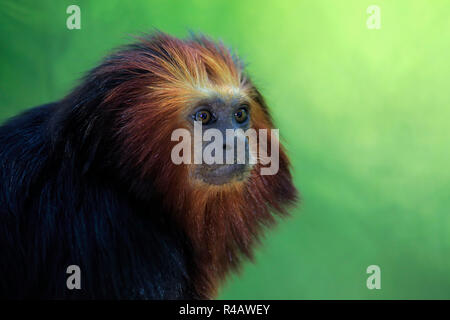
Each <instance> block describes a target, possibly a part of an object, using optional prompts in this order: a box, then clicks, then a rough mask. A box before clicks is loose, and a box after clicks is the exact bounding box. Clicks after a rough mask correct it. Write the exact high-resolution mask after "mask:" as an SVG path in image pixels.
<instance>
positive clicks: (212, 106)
mask: <svg viewBox="0 0 450 320" xmlns="http://www.w3.org/2000/svg"><path fill="white" fill-rule="evenodd" d="M251 117H252V114H251V108H250V104H249V103H247V102H246V101H245V100H244V99H242V98H241V97H232V98H224V97H222V96H220V95H218V96H215V97H212V98H209V99H206V100H204V101H201V102H199V103H197V104H196V105H195V107H194V108H192V112H191V114H190V115H189V116H188V121H189V122H190V128H191V130H192V134H193V137H194V140H195V139H199V135H198V133H199V128H201V131H202V135H203V139H202V141H201V148H200V140H197V146H198V149H197V150H195V145H196V142H195V141H194V143H193V149H194V152H193V154H194V158H195V156H196V155H197V161H195V159H194V165H193V167H192V170H191V177H192V178H194V179H196V180H200V181H203V182H204V183H207V184H212V185H222V184H226V183H230V182H235V181H242V180H245V179H246V178H247V177H248V175H249V172H250V171H251V168H252V165H251V164H250V161H249V160H250V158H251V155H250V148H249V139H248V137H246V136H245V134H244V135H243V134H242V133H245V132H246V131H247V129H249V128H250V127H251ZM200 152H201V158H202V159H201V160H202V161H201V163H199V161H198V158H199V157H200ZM196 153H197V154H196Z"/></svg>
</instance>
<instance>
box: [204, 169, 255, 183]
mask: <svg viewBox="0 0 450 320" xmlns="http://www.w3.org/2000/svg"><path fill="white" fill-rule="evenodd" d="M196 171H197V172H196V176H197V177H198V178H200V179H201V180H203V181H204V182H206V183H209V184H215V185H221V184H225V183H228V182H231V181H239V180H243V179H245V177H246V176H247V173H248V171H249V166H248V165H247V164H212V165H202V166H201V167H200V168H198V170H196Z"/></svg>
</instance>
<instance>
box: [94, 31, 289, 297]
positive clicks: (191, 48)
mask: <svg viewBox="0 0 450 320" xmlns="http://www.w3.org/2000/svg"><path fill="white" fill-rule="evenodd" d="M143 70H144V71H145V72H143ZM115 71H117V72H119V71H120V72H119V76H120V74H124V75H125V74H126V75H130V74H132V75H133V77H132V78H131V79H130V80H128V81H124V82H122V83H121V84H119V85H118V86H116V87H115V88H114V89H113V90H111V91H110V92H109V95H108V96H107V97H106V98H105V99H104V101H103V102H102V104H103V106H104V107H105V108H110V109H111V110H118V109H119V108H120V110H122V111H121V113H120V116H119V117H117V119H116V121H115V126H116V130H115V131H116V133H117V138H118V139H120V141H121V150H120V151H121V154H122V160H121V161H122V166H127V167H129V166H131V167H134V168H136V169H137V172H139V173H140V176H139V177H136V186H138V185H140V184H142V182H146V181H149V182H150V181H151V184H152V185H154V186H155V189H156V191H157V193H158V195H159V196H160V197H161V199H162V201H163V203H164V207H165V209H166V210H167V213H168V214H172V215H173V219H175V221H176V222H177V223H178V224H179V225H180V226H181V228H182V230H184V232H185V233H186V236H187V238H188V239H189V242H190V247H191V248H192V252H193V253H192V262H193V263H192V270H191V271H192V274H194V275H196V277H197V278H196V279H195V280H194V283H195V284H196V287H195V290H196V291H197V292H198V293H199V296H200V297H202V298H211V297H213V296H214V295H215V294H216V293H217V287H218V285H219V284H220V282H221V281H222V280H223V279H224V277H225V276H226V275H227V274H228V273H229V271H233V270H237V269H238V267H239V265H240V262H241V260H242V258H243V257H247V258H251V257H252V247H253V245H254V244H255V243H257V242H258V239H259V238H260V236H261V232H262V230H263V228H264V227H265V226H270V225H273V224H274V222H275V219H274V217H273V215H272V214H271V212H275V213H277V214H280V215H284V214H285V213H286V211H285V208H286V206H287V205H289V204H291V203H293V202H294V201H295V200H296V195H297V193H296V189H295V187H294V186H293V184H292V178H291V175H290V172H289V162H288V158H287V156H286V154H285V152H284V150H283V148H282V146H280V158H279V171H278V173H277V174H276V175H273V176H270V175H266V176H262V175H260V174H259V172H260V170H259V169H260V167H261V165H260V164H257V165H255V166H254V168H253V170H252V172H251V174H250V177H249V178H248V179H247V180H245V181H240V182H235V183H230V184H226V185H223V186H210V185H206V184H200V183H196V182H195V181H192V180H191V179H190V177H189V166H188V165H175V164H173V163H172V161H171V159H170V155H171V149H172V147H173V145H174V143H173V142H171V134H172V132H173V130H175V129H178V128H184V127H186V126H187V124H186V120H185V119H186V114H187V112H188V109H189V108H188V106H190V105H194V104H195V103H196V102H198V101H200V100H202V99H205V98H206V97H210V96H211V95H220V96H221V97H223V98H225V99H227V98H230V97H233V96H236V95H238V96H240V97H241V98H243V99H246V101H248V103H249V104H250V108H251V109H252V118H251V127H252V128H254V129H271V128H273V124H272V120H271V118H270V116H269V113H268V109H267V106H266V104H265V102H264V99H263V98H262V96H261V95H260V93H259V92H258V90H257V89H256V88H255V87H254V86H253V84H252V83H251V81H250V80H249V79H248V77H246V75H245V73H244V71H243V66H242V64H241V63H240V61H239V60H238V58H237V57H236V56H233V55H232V54H231V53H230V51H229V50H228V49H226V48H225V47H224V46H223V45H222V44H220V43H215V42H213V41H211V40H209V39H207V38H205V37H196V38H193V39H189V40H180V39H177V38H173V37H171V36H168V35H166V34H162V33H158V34H156V35H154V36H152V37H150V38H145V39H142V40H141V41H140V42H139V43H137V44H134V45H132V46H129V47H126V48H125V49H124V50H122V51H119V52H118V53H116V54H115V55H113V56H112V57H111V58H110V61H106V62H105V63H104V65H103V66H102V68H100V69H98V70H96V71H95V72H98V73H103V72H115ZM119 80H120V79H119ZM118 103H120V105H118ZM268 132H269V134H270V130H269V131H268ZM269 139H270V136H269ZM137 193H140V194H141V195H142V197H144V196H145V195H144V193H145V190H144V189H138V187H137Z"/></svg>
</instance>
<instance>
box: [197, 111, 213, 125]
mask: <svg viewBox="0 0 450 320" xmlns="http://www.w3.org/2000/svg"><path fill="white" fill-rule="evenodd" d="M194 119H195V121H201V122H202V124H208V123H209V122H210V121H211V119H212V116H211V112H209V111H208V110H200V111H197V112H196V113H195V117H194Z"/></svg>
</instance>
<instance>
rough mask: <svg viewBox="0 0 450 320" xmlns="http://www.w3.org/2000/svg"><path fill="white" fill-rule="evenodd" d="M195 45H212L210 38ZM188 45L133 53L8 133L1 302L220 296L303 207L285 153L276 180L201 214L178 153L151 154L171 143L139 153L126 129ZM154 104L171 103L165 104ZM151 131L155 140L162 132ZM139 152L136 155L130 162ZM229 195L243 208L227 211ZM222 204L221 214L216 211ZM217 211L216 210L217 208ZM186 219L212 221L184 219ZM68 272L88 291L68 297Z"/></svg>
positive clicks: (153, 41)
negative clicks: (229, 278)
mask: <svg viewBox="0 0 450 320" xmlns="http://www.w3.org/2000/svg"><path fill="white" fill-rule="evenodd" d="M192 43H199V46H203V47H208V46H210V45H211V43H210V42H208V41H207V40H206V39H202V40H200V41H198V40H196V41H195V42H192ZM167 44H169V47H165V45H167ZM183 45H186V43H183V42H181V40H178V39H174V38H171V37H169V36H165V35H157V36H155V37H151V38H148V39H147V40H144V41H143V42H142V43H140V44H136V45H133V46H130V47H127V48H126V49H124V50H123V51H120V52H119V53H118V54H115V55H113V56H111V57H109V58H108V59H106V60H105V61H104V62H103V63H102V64H101V65H100V66H99V67H97V68H95V69H94V70H92V71H91V72H90V73H89V74H88V76H87V77H86V78H85V80H84V82H83V83H82V84H81V85H80V86H79V87H78V88H77V89H75V90H74V91H73V93H71V94H70V95H69V96H68V97H66V98H65V99H63V100H61V101H60V102H57V103H52V104H48V105H44V106H41V107H37V108H34V109H32V110H30V111H27V112H25V113H24V114H22V115H20V116H18V117H16V118H14V119H11V120H10V121H8V122H7V123H6V124H4V125H3V126H2V127H0V166H1V167H0V254H1V257H0V297H1V298H9V299H23V298H40V299H72V298H73V299H192V298H193V299H204V298H211V297H213V296H214V295H215V294H216V288H217V285H218V284H219V283H220V281H221V280H223V278H224V276H225V275H226V274H227V273H228V272H229V271H230V270H235V269H236V268H237V267H238V266H239V264H240V263H239V262H240V257H241V256H247V257H250V258H251V250H250V249H251V246H252V244H253V243H254V242H255V241H257V240H258V238H259V236H260V230H262V227H263V226H264V225H271V224H273V222H274V220H273V218H272V215H271V214H270V213H269V210H275V211H277V212H279V213H284V212H285V211H284V206H285V205H286V204H289V203H292V202H293V201H295V199H296V191H295V188H294V186H293V185H292V182H291V177H290V174H289V171H288V166H289V164H288V161H287V158H286V157H285V155H284V154H283V153H281V164H280V172H279V173H278V174H277V176H274V177H266V178H262V177H259V176H256V175H254V176H253V177H252V178H251V182H249V183H248V185H239V186H236V187H233V190H227V191H217V190H209V189H208V190H207V191H205V192H202V196H203V197H204V203H205V205H204V207H202V209H200V206H199V205H198V207H195V206H192V205H190V204H191V203H192V202H193V200H190V199H191V198H190V197H193V195H194V194H195V190H192V186H186V187H185V188H184V187H183V188H184V189H186V190H189V191H183V190H184V189H181V186H184V185H185V184H186V182H183V183H184V184H183V183H181V181H183V177H185V176H183V173H177V172H178V171H177V170H181V169H175V168H173V167H172V166H173V165H172V164H170V163H167V161H166V160H167V159H165V158H164V157H165V156H167V150H170V149H169V147H170V144H169V143H166V141H164V140H162V139H163V138H162V136H161V135H160V136H159V137H158V138H155V137H152V138H149V137H148V139H152V140H153V141H152V142H153V144H150V145H151V146H158V145H164V144H167V145H166V146H164V147H162V149H160V148H158V149H154V148H153V149H152V148H151V147H149V150H148V151H146V150H140V149H139V150H137V149H138V148H140V147H139V145H142V142H141V141H138V140H136V139H140V137H145V134H140V133H139V132H140V131H139V130H142V128H141V127H142V126H141V125H140V124H136V125H135V127H136V128H138V129H135V127H133V126H134V124H133V126H132V127H131V129H130V128H128V127H127V125H126V124H124V123H123V121H126V122H127V124H128V123H129V122H130V119H133V118H135V119H141V118H142V117H139V118H138V117H137V115H139V109H138V107H136V106H139V107H140V108H141V109H140V110H142V107H146V108H147V105H145V103H147V102H145V103H144V102H143V100H142V99H143V98H142V97H145V91H144V90H146V88H147V87H148V86H151V85H152V84H153V83H158V81H162V80H161V77H159V78H158V75H159V73H161V71H160V69H157V68H159V67H160V66H159V65H157V64H156V63H154V60H155V59H156V58H155V57H157V58H158V59H159V58H160V59H162V60H164V61H166V62H167V63H168V64H173V65H176V66H179V63H178V62H177V61H176V59H175V58H174V57H173V55H174V54H175V53H171V52H170V51H168V49H167V48H170V47H171V46H172V47H176V48H177V49H178V51H179V50H180V48H181V49H183V47H182V46H183ZM177 46H180V47H179V48H178V47H177ZM186 46H187V45H186ZM189 46H193V48H195V46H194V44H189ZM218 48H219V49H220V48H221V47H218ZM219 49H217V50H219ZM186 50H191V47H189V48H188V49H186ZM192 50H194V49H192ZM196 50H197V49H196ZM208 50H210V51H211V50H212V51H214V49H211V48H208ZM220 50H222V49H220ZM220 50H219V52H218V53H217V56H218V57H219V58H217V59H221V58H220V55H221V54H223V52H221V51H220ZM178 51H174V52H178ZM186 54H187V53H186ZM225 58H226V57H225ZM225 58H224V59H225ZM226 62H227V63H228V64H233V63H235V62H231V60H230V61H228V60H226ZM152 63H153V64H154V65H153V66H152V65H151V64H152ZM205 63H206V62H205ZM152 68H153V69H152ZM206 70H207V72H208V75H210V77H211V79H215V78H214V76H215V74H214V72H213V71H211V70H209V69H208V68H206ZM211 81H212V80H211ZM214 81H215V80H214ZM249 85H251V83H249ZM251 88H253V87H252V86H251ZM253 89H254V88H253ZM253 89H252V92H253V93H254V94H255V98H254V101H255V103H256V104H258V105H260V107H261V108H262V109H261V110H263V111H262V112H260V117H261V119H263V118H264V120H261V122H260V124H261V123H263V124H264V125H262V124H261V125H260V127H269V126H271V120H270V118H269V117H268V113H267V109H266V106H265V103H264V101H263V100H262V97H261V96H260V95H259V92H257V91H256V89H254V90H253ZM154 90H155V91H156V92H157V89H154ZM152 99H153V100H152V101H153V102H154V103H155V104H156V103H158V104H160V102H159V101H160V100H158V99H162V98H160V97H157V96H154V97H153V98H152ZM161 101H162V100H161ZM133 108H136V109H133ZM148 108H150V107H148ZM130 110H131V111H130ZM135 110H138V111H135ZM146 110H149V109H146ZM150 110H151V108H150ZM130 112H131V113H130ZM155 113H156V112H155ZM124 119H125V120H124ZM149 119H150V118H149ZM133 121H134V120H133ZM152 121H153V120H152ZM151 124H152V123H151V122H150V123H149V128H148V130H150V131H152V130H153V131H154V132H156V131H157V130H158V128H156V127H155V128H152V127H151ZM163 125H164V123H162V124H161V126H163ZM130 130H131V131H130ZM167 130H168V131H167V132H168V133H169V132H170V131H169V129H167ZM130 132H132V133H135V137H137V138H133V137H134V136H132V135H131V134H130ZM158 134H159V133H158ZM127 137H128V138H129V140H127ZM130 137H131V138H130ZM166 137H167V136H166ZM169 137H170V136H169ZM133 139H134V140H133ZM158 139H161V141H159V140H158ZM133 143H135V144H136V146H134V145H133ZM129 148H131V150H135V152H126V151H125V152H124V150H128V149H129ZM133 148H134V149H133ZM155 148H156V147H155ZM164 148H165V149H164ZM124 153H126V154H125V155H124ZM133 161H134V162H133ZM166 163H167V164H166ZM163 164H164V165H163ZM159 166H161V167H159ZM172 172H174V173H173V175H172ZM180 172H181V171H180ZM252 184H253V185H252ZM258 186H260V187H258ZM205 190H206V189H205ZM248 190H252V192H255V194H254V195H250V194H248ZM227 194H228V195H230V197H233V199H231V200H229V201H228V200H223V202H221V201H222V200H221V199H223V196H224V195H225V196H226V195H227ZM241 198H242V199H241ZM213 199H215V200H214V201H216V202H217V204H216V203H214V204H211V205H209V203H211V202H210V201H212V200H213ZM232 200H233V201H232ZM202 201H203V200H202ZM202 201H198V202H200V203H202ZM236 202H237V204H236ZM206 203H208V205H206ZM240 203H242V206H241V205H240ZM214 205H217V210H216V209H214V210H211V206H212V208H214ZM238 205H239V207H238ZM184 211H186V212H189V214H194V215H195V217H198V219H201V221H202V222H201V223H200V220H198V221H197V220H196V219H197V218H195V217H192V216H189V215H187V216H186V217H183V216H182V213H183V212H184ZM199 211H201V212H199ZM196 212H197V213H196ZM213 212H214V213H216V212H217V218H214V215H213ZM227 212H230V214H227ZM231 212H236V216H233V215H232V214H231ZM225 214H226V215H225ZM255 215H260V216H257V217H256V216H255ZM227 216H229V217H227ZM188 218H189V219H188ZM211 219H213V220H214V221H211ZM220 219H223V220H220ZM192 221H194V222H195V225H194V222H192ZM221 228H223V231H222V230H221ZM210 229H217V230H218V231H217V232H216V233H214V230H212V231H211V230H210ZM206 230H208V231H206ZM205 232H206V233H205ZM203 234H204V235H205V237H207V238H208V239H210V243H208V242H207V241H206V242H204V240H205V238H203V236H202V235H203ZM224 239H225V240H226V241H222V240H224ZM69 265H78V266H80V268H81V279H82V283H81V287H82V289H81V290H68V289H67V288H66V279H67V277H68V275H67V274H66V268H67V267H68V266H69Z"/></svg>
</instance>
